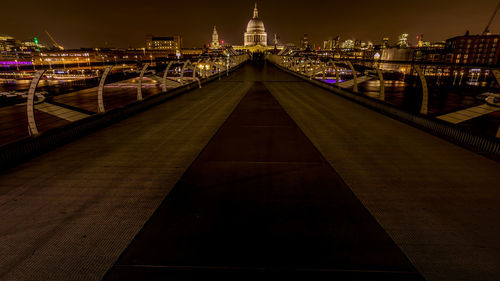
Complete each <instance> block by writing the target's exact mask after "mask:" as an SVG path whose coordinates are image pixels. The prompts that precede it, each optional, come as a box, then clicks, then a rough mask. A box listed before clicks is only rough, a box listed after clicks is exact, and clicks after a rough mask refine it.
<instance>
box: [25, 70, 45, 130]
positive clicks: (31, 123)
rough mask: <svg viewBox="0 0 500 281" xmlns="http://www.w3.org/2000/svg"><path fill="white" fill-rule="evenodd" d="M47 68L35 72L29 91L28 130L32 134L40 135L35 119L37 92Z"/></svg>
mask: <svg viewBox="0 0 500 281" xmlns="http://www.w3.org/2000/svg"><path fill="white" fill-rule="evenodd" d="M44 73H45V70H39V71H37V72H35V75H34V76H33V80H31V84H30V89H29V91H28V102H27V103H26V105H27V111H26V112H27V113H28V132H29V134H30V136H36V135H38V127H37V125H36V120H35V92H36V87H37V86H38V83H39V82H40V79H41V78H42V76H43V74H44Z"/></svg>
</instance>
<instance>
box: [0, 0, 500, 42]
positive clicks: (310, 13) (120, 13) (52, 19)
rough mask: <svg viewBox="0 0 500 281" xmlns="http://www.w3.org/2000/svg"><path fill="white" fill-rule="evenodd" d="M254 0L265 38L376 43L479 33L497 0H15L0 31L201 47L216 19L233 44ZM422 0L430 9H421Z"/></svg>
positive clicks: (497, 25) (495, 27) (499, 26)
mask: <svg viewBox="0 0 500 281" xmlns="http://www.w3.org/2000/svg"><path fill="white" fill-rule="evenodd" d="M255 2H257V3H258V5H259V10H260V16H261V18H262V19H263V20H264V22H265V24H266V29H267V31H268V33H269V37H270V38H274V34H277V35H278V36H279V37H280V39H281V43H298V42H299V41H300V39H301V37H302V35H303V34H305V33H307V34H309V37H310V40H311V42H312V43H313V44H318V45H321V44H322V42H323V40H327V39H328V38H329V37H335V36H337V35H340V36H341V38H342V39H343V40H345V39H360V40H364V41H372V42H374V43H380V41H381V39H382V37H389V38H390V41H391V42H395V41H396V40H397V36H398V35H399V34H401V33H408V34H410V38H409V39H410V42H415V37H416V36H417V35H420V34H423V35H424V40H427V41H442V40H445V39H446V38H450V37H454V36H459V35H463V34H465V32H466V31H467V30H469V31H470V33H471V34H480V33H481V32H482V31H483V29H484V27H485V26H486V24H487V22H488V19H489V17H490V16H491V13H492V12H493V9H494V8H495V5H496V4H497V1H496V0H487V1H482V2H481V3H475V4H474V5H470V1H452V0H443V1H439V2H436V1H430V0H422V1H419V2H418V3H410V2H401V1H384V2H383V3H380V2H378V3H374V2H372V1H358V5H357V7H353V5H351V4H348V3H343V2H339V3H336V2H335V3H333V2H332V3H322V2H320V1H313V2H312V3H311V2H308V5H307V6H306V5H303V4H300V3H290V2H286V1H282V0H278V1H269V0H265V1H241V2H237V3H234V2H231V1H227V0H220V1H212V2H204V1H190V2H180V3H169V4H166V3H154V4H149V5H142V6H137V3H136V2H133V1H128V0H127V1H121V2H117V1H106V2H104V3H103V2H99V1H95V0H91V1H87V3H88V5H85V6H78V5H75V6H70V5H64V3H65V2H64V1H61V0H54V1H49V2H45V3H44V4H43V5H40V4H39V3H38V2H35V1H27V2H24V3H23V4H22V5H23V6H26V5H28V6H33V7H37V9H30V10H25V11H23V13H22V15H23V17H25V18H29V19H30V20H29V21H28V20H25V21H23V20H19V14H18V13H9V14H6V15H4V16H3V17H2V18H1V19H0V23H1V25H2V26H3V27H4V28H2V30H1V31H0V34H6V35H10V36H13V37H15V38H17V39H20V40H24V39H28V38H32V37H34V36H38V37H40V38H41V39H42V40H44V41H45V42H47V43H48V42H50V41H49V39H48V38H46V35H45V34H44V30H48V31H49V32H50V33H51V34H52V35H53V37H55V39H56V41H58V42H59V44H61V45H63V46H64V47H66V48H80V47H117V48H126V47H143V46H144V44H145V37H146V36H147V35H158V36H165V35H173V34H180V35H181V36H182V37H183V41H184V46H185V47H201V46H202V45H204V44H207V43H208V42H210V38H211V31H212V29H213V26H214V25H215V26H217V27H218V31H219V36H220V39H221V40H224V41H225V42H226V43H228V44H232V45H239V44H242V42H243V38H242V36H241V34H242V32H243V31H244V29H245V26H246V23H247V22H248V19H249V18H251V16H252V14H251V12H252V8H253V5H254V3H255ZM35 3H36V5H35ZM193 3H195V7H193ZM20 5H21V4H19V2H9V3H5V4H4V6H5V8H6V10H20V9H21V6H20ZM426 7H432V8H433V9H427V10H426V9H425V8H426ZM353 9H355V10H353ZM420 9H421V10H420ZM337 10H341V11H343V12H340V13H339V12H336V11H337ZM350 10H353V11H352V12H349V11H350ZM228 11H229V12H228ZM351 18H352V19H355V20H356V22H352V20H351ZM459 19H465V20H459ZM12 22H16V25H12ZM436 26H438V27H439V28H436ZM490 30H491V32H492V33H498V32H500V21H498V20H495V21H494V22H493V24H492V25H491V28H490ZM74 34H78V36H74Z"/></svg>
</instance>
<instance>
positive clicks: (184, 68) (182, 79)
mask: <svg viewBox="0 0 500 281" xmlns="http://www.w3.org/2000/svg"><path fill="white" fill-rule="evenodd" d="M188 64H191V61H189V60H188V61H186V62H185V63H184V65H183V66H182V69H181V84H183V85H184V71H185V70H186V66H187V65H188Z"/></svg>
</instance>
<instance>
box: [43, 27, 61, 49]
mask: <svg viewBox="0 0 500 281" xmlns="http://www.w3.org/2000/svg"><path fill="white" fill-rule="evenodd" d="M45 33H46V34H47V36H49V38H50V41H52V44H53V45H54V46H55V47H56V48H58V49H59V50H64V47H63V46H61V45H59V44H57V42H56V40H54V37H52V36H51V35H50V33H49V32H48V31H47V30H45Z"/></svg>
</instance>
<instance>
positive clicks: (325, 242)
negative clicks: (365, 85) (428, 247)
mask: <svg viewBox="0 0 500 281" xmlns="http://www.w3.org/2000/svg"><path fill="white" fill-rule="evenodd" d="M253 78H254V79H256V80H257V79H258V77H257V76H255V77H253ZM271 278H272V279H273V280H286V279H291V278H293V279H294V280H295V279H296V278H301V279H302V280H318V279H321V280H323V279H325V280H326V279H328V280H332V279H336V278H337V280H339V279H338V278H340V279H342V280H345V279H349V280H422V279H421V278H420V277H419V275H418V273H417V272H416V270H415V269H414V268H413V266H412V265H411V263H410V262H409V261H408V259H407V258H406V257H405V255H404V254H403V253H402V252H401V251H400V249H399V248H398V247H397V246H396V244H395V243H394V242H393V241H392V240H391V239H390V237H389V236H388V235H387V234H386V233H385V231H384V230H383V229H382V228H381V227H380V226H379V225H378V223H377V222H376V220H375V219H374V218H373V217H372V216H371V215H370V214H369V212H368V211H367V210H366V209H365V208H364V206H363V205H362V204H361V202H360V201H359V200H358V199H357V198H356V197H355V196H354V194H353V193H352V192H351V191H350V189H349V188H348V187H347V186H346V185H345V183H344V182H343V181H342V179H341V178H340V177H339V176H338V174H337V173H336V172H335V171H334V170H333V169H332V168H331V166H330V165H329V164H328V162H327V161H326V160H325V159H324V158H323V157H322V156H321V154H320V153H319V152H318V151H317V150H316V149H315V148H314V146H313V145H312V144H311V142H310V141H309V140H308V139H307V137H306V136H305V135H304V134H303V133H302V131H301V130H300V129H299V128H298V126H297V125H296V124H295V122H294V121H293V120H292V119H291V118H290V117H289V116H288V114H287V113H286V112H285V111H284V110H283V108H282V107H281V106H280V104H279V103H278V101H277V100H276V99H275V98H274V97H273V96H272V95H271V93H270V92H269V91H268V90H267V88H266V87H265V86H264V83H263V82H260V81H255V82H254V84H253V86H252V88H251V89H250V90H249V92H248V93H247V94H246V96H245V97H244V98H243V100H242V101H241V102H240V104H239V105H238V106H237V108H236V109H235V111H234V112H233V113H232V115H231V116H230V117H229V119H228V120H227V121H226V122H225V124H224V125H223V126H222V127H221V129H220V130H219V132H218V133H217V134H216V136H215V137H214V138H213V139H212V140H211V141H210V143H209V144H208V146H207V147H206V148H205V149H204V151H203V152H202V153H201V154H200V156H199V157H198V159H197V160H196V161H195V162H194V163H193V164H192V166H191V167H190V168H189V169H188V171H187V172H186V173H185V174H184V176H183V177H182V179H181V180H180V181H179V182H178V183H177V185H176V186H175V187H174V189H173V190H172V191H171V193H170V194H169V195H168V196H167V198H166V199H165V200H164V202H163V203H162V204H161V206H160V207H159V209H158V210H157V211H156V212H155V214H154V215H153V216H152V218H151V219H150V220H149V222H148V223H147V224H146V226H145V227H144V228H143V229H142V231H141V232H140V233H139V235H138V236H137V237H136V238H135V239H134V241H133V242H132V244H131V245H130V246H129V247H128V249H127V250H126V251H125V253H124V254H123V255H122V256H121V258H120V259H119V260H118V262H117V264H116V265H115V266H114V267H113V269H112V270H111V271H110V273H109V274H108V276H107V278H105V280H202V279H213V280H221V279H223V280H264V279H265V280H268V279H271Z"/></svg>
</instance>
